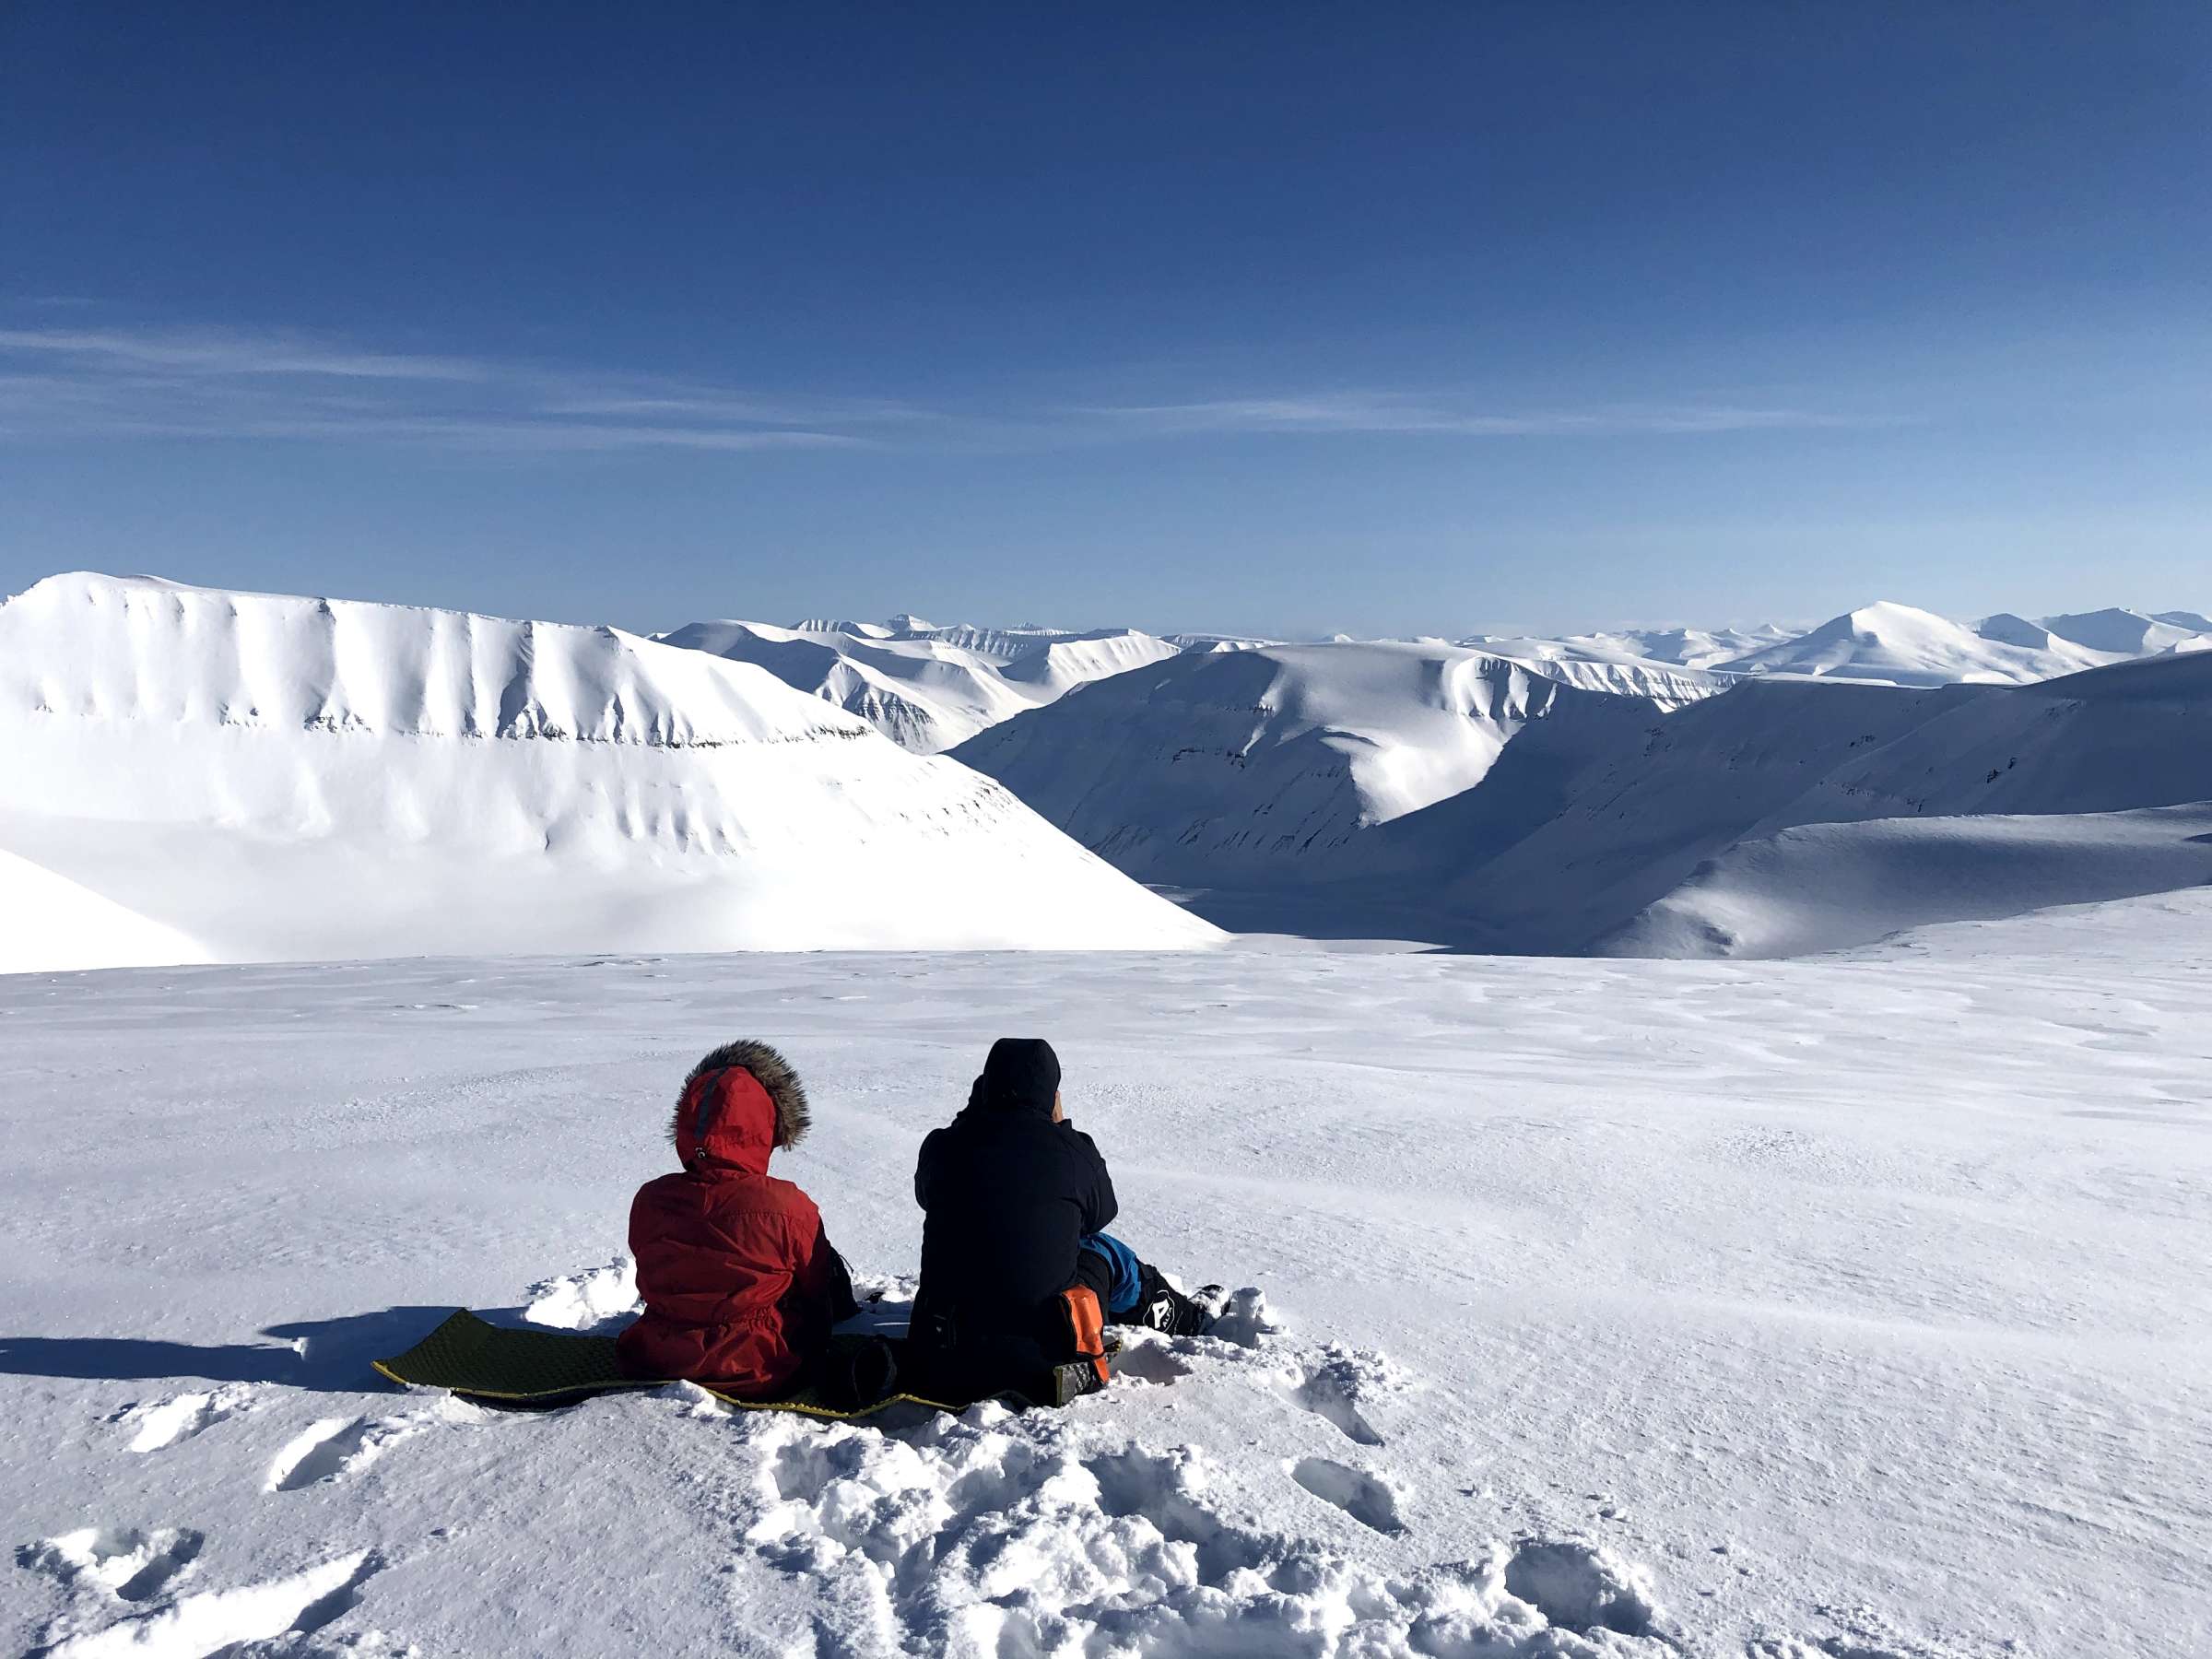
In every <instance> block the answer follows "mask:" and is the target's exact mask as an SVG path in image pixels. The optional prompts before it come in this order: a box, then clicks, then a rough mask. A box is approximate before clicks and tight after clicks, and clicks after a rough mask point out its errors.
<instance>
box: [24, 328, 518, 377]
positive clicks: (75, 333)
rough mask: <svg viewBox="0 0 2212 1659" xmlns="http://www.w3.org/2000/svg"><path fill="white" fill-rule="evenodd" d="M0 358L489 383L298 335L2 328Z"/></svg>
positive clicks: (414, 360)
mask: <svg viewBox="0 0 2212 1659" xmlns="http://www.w3.org/2000/svg"><path fill="white" fill-rule="evenodd" d="M0 351H12V352H21V353H23V354H25V355H27V356H42V357H46V358H52V359H60V360H63V361H70V362H75V363H76V364H78V365H81V366H83V367H85V368H88V369H90V370H92V371H99V370H100V369H101V368H111V369H125V370H143V369H167V370H174V371H182V372H185V373H191V374H207V375H255V374H288V375H323V376H328V377H331V378H335V379H340V380H348V379H351V380H402V381H480V380H487V379H489V378H491V377H490V372H489V371H488V370H487V369H486V368H485V366H484V365H483V364H481V363H476V362H471V361H469V360H468V359H465V358H447V357H409V356H402V355H397V354H394V353H391V352H380V351H348V350H345V349H342V348H334V347H330V346H328V345H324V344H318V343H317V342H315V341H312V340H309V339H304V338H301V337H300V336H299V335H282V334H270V335H240V334H219V333H194V332H174V331H172V332H163V333H155V334H135V333H129V332H125V331H121V330H112V329H83V328H0Z"/></svg>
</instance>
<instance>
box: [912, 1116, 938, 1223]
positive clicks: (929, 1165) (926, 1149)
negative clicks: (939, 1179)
mask: <svg viewBox="0 0 2212 1659" xmlns="http://www.w3.org/2000/svg"><path fill="white" fill-rule="evenodd" d="M944 1133H945V1131H944V1130H942V1129H932V1130H931V1131H930V1132H929V1133H928V1134H927V1135H924V1136H923V1137H922V1153H921V1156H920V1157H918V1158H916V1159H914V1202H915V1203H916V1204H918V1205H920V1206H922V1207H923V1208H924V1209H927V1208H928V1207H929V1188H930V1176H931V1173H932V1171H935V1168H936V1165H937V1159H936V1147H937V1146H938V1144H939V1143H938V1136H940V1135H943V1134H944Z"/></svg>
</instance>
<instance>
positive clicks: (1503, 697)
mask: <svg viewBox="0 0 2212 1659" xmlns="http://www.w3.org/2000/svg"><path fill="white" fill-rule="evenodd" d="M1599 695H1600V694H1598V693H1594V692H1587V691H1581V690H1578V689H1576V688H1571V687H1569V686H1567V685H1564V684H1562V683H1561V682H1560V681H1559V680H1558V679H1555V678H1553V677H1550V676H1547V675H1545V674H1541V673H1538V672H1536V671H1535V669H1534V668H1532V667H1530V666H1528V665H1524V664H1521V663H1516V662H1512V661H1511V660H1509V659H1507V658H1504V657H1500V656H1496V655H1492V654H1490V653H1485V652H1476V651H1468V650H1465V649H1463V648H1460V647H1457V646H1450V645H1432V646H1424V645H1414V644H1403V643H1394V642H1364V643H1355V644H1324V645H1270V646H1255V647H1253V648H1251V649H1248V650H1243V651H1237V652H1230V653H1193V654H1186V655H1182V656H1179V657H1176V658H1174V659H1172V660H1171V661H1167V662H1162V663H1159V664H1155V665H1152V666H1151V667H1149V668H1145V669H1140V670H1137V671H1135V672H1132V673H1128V674H1124V675H1118V676H1116V677H1113V678H1112V679H1106V680H1100V681H1097V682H1094V683H1093V684H1091V685H1089V686H1087V687H1084V688H1082V689H1080V690H1078V691H1077V692H1074V693H1072V694H1071V695H1069V696H1067V697H1065V698H1063V699H1062V700H1060V701H1058V702H1056V703H1054V704H1053V705H1052V706H1051V707H1049V708H1046V709H1041V710H1039V711H1037V712H1034V713H1030V714H1024V715H1021V716H1019V717H1018V718H1017V719H1015V720H1012V721H1008V722H1006V724H1003V725H1000V726H997V727H994V728H993V729H992V730H991V731H988V732H986V733H984V734H982V735H981V736H980V737H977V738H974V739H972V740H971V741H970V742H968V743H966V744H963V745H962V746H961V747H960V748H959V750H957V751H956V754H955V758H956V759H959V760H960V761H962V762H963V763H965V764H967V765H969V766H972V767H974V768H975V769H976V770H977V771H982V772H985V773H988V774H989V775H990V776H992V777H994V778H997V779H998V780H1000V781H1001V782H1004V783H1005V784H1006V786H1007V787H1008V788H1010V789H1011V790H1013V791H1014V793H1015V794H1018V795H1019V796H1020V797H1021V798H1022V799H1023V800H1024V801H1026V802H1028V803H1029V804H1030V806H1033V807H1035V808H1036V809H1037V810H1038V811H1039V812H1041V813H1042V814H1043V815H1044V816H1045V817H1046V818H1048V819H1050V820H1051V821H1052V822H1053V823H1055V824H1057V825H1059V826H1060V827H1061V828H1063V829H1065V830H1066V831H1067V832H1068V833H1069V834H1070V835H1073V836H1074V837H1076V839H1077V840H1078V841H1082V842H1083V844H1084V845H1086V846H1088V847H1090V848H1091V849H1093V850H1094V851H1096V852H1098V853H1100V854H1101V855H1102V856H1104V857H1106V858H1109V859H1111V860H1112V862H1113V863H1114V864H1115V865H1117V866H1118V867H1119V868H1121V869H1124V870H1126V871H1128V872H1130V873H1131V874H1133V875H1139V876H1142V877H1144V878H1145V879H1147V880H1153V881H1184V882H1198V883H1204V884H1214V883H1220V882H1229V883H1231V884H1236V883H1240V882H1243V881H1249V880H1253V879H1282V878H1284V877H1286V876H1287V875H1289V874H1291V873H1295V872H1297V871H1299V870H1301V869H1306V870H1310V869H1312V867H1314V866H1315V865H1317V864H1319V863H1320V862H1321V861H1323V860H1324V859H1325V858H1327V857H1328V856H1329V855H1330V854H1331V853H1335V851H1336V850H1337V849H1339V848H1341V847H1343V846H1344V845H1345V844H1347V842H1349V841H1351V840H1352V838H1353V837H1355V836H1357V835H1359V833H1360V832H1361V831H1363V830H1367V829H1369V828H1370V827H1371V826H1373V825H1376V824H1382V823H1387V822H1389V821H1390V820H1391V819H1393V818H1399V817H1401V816H1403V815H1405V814H1406V813H1409V812H1413V811H1416V810H1418V808H1420V807H1423V806H1428V805H1430V803H1432V802H1435V801H1439V800H1441V799H1443V798H1445V797H1446V796H1449V795H1453V794H1458V793H1460V792H1461V791H1463V790H1465V789H1467V788H1469V787H1471V786H1472V785H1474V784H1475V783H1477V782H1479V781H1480V779H1481V778H1482V777H1483V775H1484V774H1485V773H1486V772H1488V771H1489V769H1490V767H1491V766H1492V765H1493V764H1494V763H1495V762H1496V760H1497V759H1498V757H1499V754H1500V751H1502V750H1503V749H1504V748H1505V747H1506V746H1507V743H1508V741H1509V740H1510V739H1511V738H1512V736H1513V735H1514V734H1515V733H1517V732H1518V731H1520V730H1521V728H1522V727H1523V726H1524V725H1525V724H1527V723H1529V722H1531V721H1535V720H1541V719H1544V718H1546V717H1547V715H1549V714H1551V713H1552V712H1554V711H1555V710H1556V709H1558V708H1559V707H1560V706H1561V705H1563V704H1566V703H1571V702H1573V701H1576V700H1581V699H1586V698H1593V697H1596V696H1599ZM1641 709H1642V712H1645V713H1647V714H1649V713H1655V712H1656V710H1655V708H1654V706H1653V705H1652V704H1650V703H1649V702H1645V703H1642V704H1641Z"/></svg>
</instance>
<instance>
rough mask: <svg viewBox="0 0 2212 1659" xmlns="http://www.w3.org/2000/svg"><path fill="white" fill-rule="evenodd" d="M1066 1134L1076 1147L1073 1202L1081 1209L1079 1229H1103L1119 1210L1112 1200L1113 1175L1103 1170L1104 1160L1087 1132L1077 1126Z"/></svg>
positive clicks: (1110, 1222) (1109, 1223)
mask: <svg viewBox="0 0 2212 1659" xmlns="http://www.w3.org/2000/svg"><path fill="white" fill-rule="evenodd" d="M1067 1133H1068V1139H1069V1140H1070V1141H1071V1142H1072V1143H1073V1144H1074V1146H1075V1148H1076V1169H1077V1182H1078V1185H1077V1201H1076V1202H1077V1207H1078V1208H1079V1209H1081V1210H1082V1212H1083V1230H1084V1231H1085V1232H1087V1233H1098V1232H1104V1231H1105V1230H1106V1229H1107V1227H1108V1226H1109V1225H1111V1224H1112V1220H1113V1218H1114V1217H1115V1216H1117V1215H1119V1214H1120V1213H1121V1206H1120V1205H1118V1204H1117V1203H1115V1202H1114V1196H1113V1177H1112V1176H1111V1175H1109V1174H1108V1173H1107V1172H1106V1159H1104V1158H1103V1157H1101V1156H1100V1152H1099V1148H1098V1144H1097V1143H1096V1142H1094V1141H1093V1140H1092V1139H1091V1138H1090V1136H1089V1135H1086V1134H1084V1133H1083V1132H1082V1131H1081V1130H1080V1129H1070V1130H1069V1131H1068V1132H1067Z"/></svg>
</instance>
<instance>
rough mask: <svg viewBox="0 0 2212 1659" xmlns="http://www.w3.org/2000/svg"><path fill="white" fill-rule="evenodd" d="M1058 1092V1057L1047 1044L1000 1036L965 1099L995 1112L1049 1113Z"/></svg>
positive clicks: (1039, 1038) (1038, 1040) (1049, 1044)
mask: <svg viewBox="0 0 2212 1659" xmlns="http://www.w3.org/2000/svg"><path fill="white" fill-rule="evenodd" d="M1059 1092H1060V1056H1059V1055H1057V1054H1055V1053H1053V1045H1052V1044H1051V1043H1049V1042H1047V1041H1045V1040H1044V1039H1043V1038H1041V1037H1001V1038H1000V1039H999V1040H998V1041H996V1042H994V1043H993V1044H992V1045H991V1055H990V1058H988V1059H987V1060H985V1061H984V1062H983V1075H982V1077H978V1078H976V1080H975V1088H974V1090H973V1092H972V1093H971V1094H970V1096H969V1100H970V1102H971V1104H980V1105H982V1106H986V1107H989V1108H991V1109H992V1110H994V1111H998V1112H1024V1111H1029V1112H1046V1113H1048V1114H1049V1113H1050V1112H1052V1110H1053V1096H1054V1095H1055V1094H1057V1093H1059Z"/></svg>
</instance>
